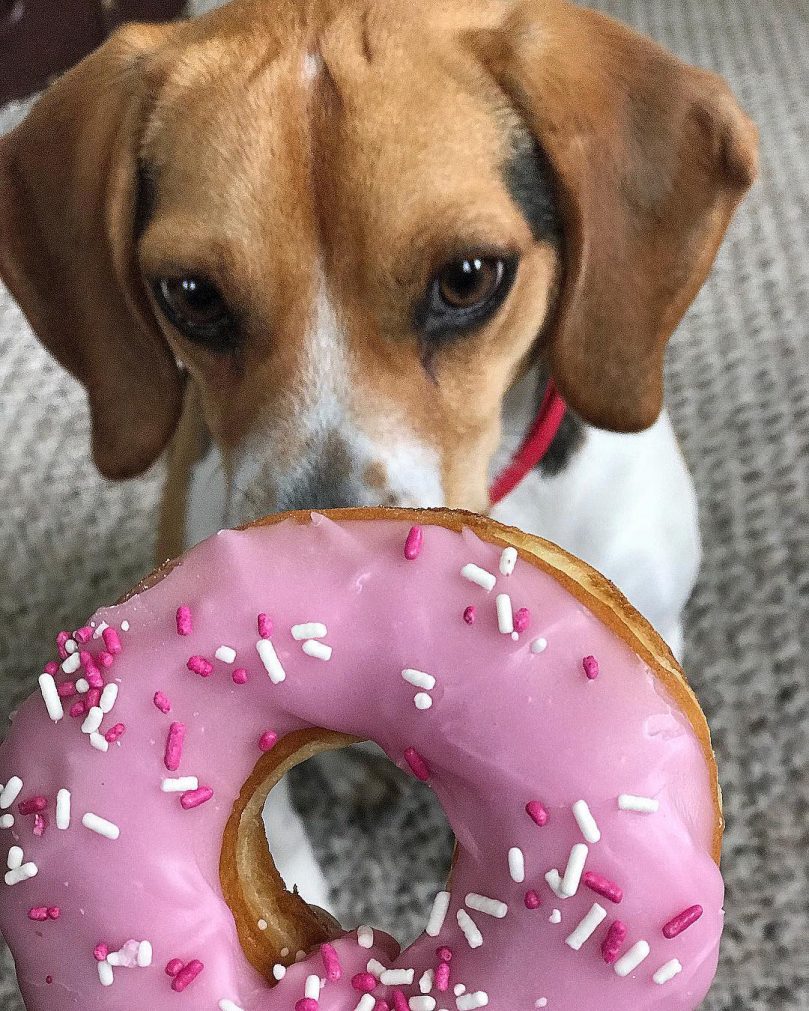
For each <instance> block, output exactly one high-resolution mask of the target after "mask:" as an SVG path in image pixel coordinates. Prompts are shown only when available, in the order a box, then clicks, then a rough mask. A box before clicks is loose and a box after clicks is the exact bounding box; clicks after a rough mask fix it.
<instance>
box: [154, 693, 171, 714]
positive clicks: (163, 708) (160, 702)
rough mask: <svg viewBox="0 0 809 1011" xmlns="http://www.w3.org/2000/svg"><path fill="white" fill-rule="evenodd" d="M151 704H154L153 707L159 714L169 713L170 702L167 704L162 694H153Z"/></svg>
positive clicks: (166, 699) (167, 701)
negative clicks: (155, 707)
mask: <svg viewBox="0 0 809 1011" xmlns="http://www.w3.org/2000/svg"><path fill="white" fill-rule="evenodd" d="M152 702H154V704H155V706H157V708H158V709H159V710H160V712H161V713H170V712H171V702H169V700H168V698H167V697H166V696H165V695H164V694H163V692H155V693H154V698H153V699H152Z"/></svg>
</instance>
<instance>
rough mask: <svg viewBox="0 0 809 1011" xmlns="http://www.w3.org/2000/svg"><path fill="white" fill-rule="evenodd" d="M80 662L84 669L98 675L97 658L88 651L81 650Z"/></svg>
mask: <svg viewBox="0 0 809 1011" xmlns="http://www.w3.org/2000/svg"><path fill="white" fill-rule="evenodd" d="M79 660H81V665H82V667H84V669H85V671H87V672H88V674H89V672H90V671H95V672H96V673H98V667H97V666H96V662H95V657H94V656H93V654H92V653H91V652H90V651H89V650H87V649H81V650H79Z"/></svg>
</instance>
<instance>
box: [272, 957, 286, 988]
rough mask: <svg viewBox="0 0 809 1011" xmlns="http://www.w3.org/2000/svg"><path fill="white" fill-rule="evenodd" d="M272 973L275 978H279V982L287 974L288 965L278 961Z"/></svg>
mask: <svg viewBox="0 0 809 1011" xmlns="http://www.w3.org/2000/svg"><path fill="white" fill-rule="evenodd" d="M272 974H273V976H274V978H275V979H277V980H278V982H279V983H280V981H281V980H282V979H283V978H284V976H286V974H287V967H286V966H285V965H281V963H280V962H277V963H276V964H275V965H274V966H273V967H272Z"/></svg>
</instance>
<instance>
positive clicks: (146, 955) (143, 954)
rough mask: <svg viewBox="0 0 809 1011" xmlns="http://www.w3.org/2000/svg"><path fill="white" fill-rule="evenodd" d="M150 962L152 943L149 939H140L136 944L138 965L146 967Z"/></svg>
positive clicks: (142, 967)
mask: <svg viewBox="0 0 809 1011" xmlns="http://www.w3.org/2000/svg"><path fill="white" fill-rule="evenodd" d="M151 964H152V944H151V941H141V942H140V944H139V945H138V965H139V966H140V967H141V969H146V968H148V966H150V965H151Z"/></svg>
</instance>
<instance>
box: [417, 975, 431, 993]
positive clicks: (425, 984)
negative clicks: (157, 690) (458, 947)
mask: <svg viewBox="0 0 809 1011" xmlns="http://www.w3.org/2000/svg"><path fill="white" fill-rule="evenodd" d="M434 982H435V972H434V971H433V970H432V969H426V970H425V971H424V972H423V973H422V974H421V978H420V979H419V990H421V992H422V993H429V992H430V991H431V990H432V988H433V983H434Z"/></svg>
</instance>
